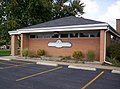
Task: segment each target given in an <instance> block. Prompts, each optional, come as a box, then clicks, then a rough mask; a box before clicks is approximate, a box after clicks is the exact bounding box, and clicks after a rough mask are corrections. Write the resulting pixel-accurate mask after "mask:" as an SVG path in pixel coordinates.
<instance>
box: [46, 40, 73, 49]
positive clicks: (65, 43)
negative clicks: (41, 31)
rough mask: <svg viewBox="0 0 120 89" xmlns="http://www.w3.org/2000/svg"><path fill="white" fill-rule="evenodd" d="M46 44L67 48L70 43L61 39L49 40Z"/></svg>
mask: <svg viewBox="0 0 120 89" xmlns="http://www.w3.org/2000/svg"><path fill="white" fill-rule="evenodd" d="M48 46H49V47H56V48H63V47H64V48H68V47H71V46H72V44H71V43H70V42H62V40H57V41H56V42H49V43H48Z"/></svg>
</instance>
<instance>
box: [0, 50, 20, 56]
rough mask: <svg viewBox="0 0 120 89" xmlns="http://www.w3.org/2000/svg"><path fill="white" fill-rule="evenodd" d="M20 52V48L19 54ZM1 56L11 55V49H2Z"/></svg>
mask: <svg viewBox="0 0 120 89" xmlns="http://www.w3.org/2000/svg"><path fill="white" fill-rule="evenodd" d="M19 54H20V50H18V55H19ZM0 56H10V49H0Z"/></svg>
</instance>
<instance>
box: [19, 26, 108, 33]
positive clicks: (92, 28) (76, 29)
mask: <svg viewBox="0 0 120 89" xmlns="http://www.w3.org/2000/svg"><path fill="white" fill-rule="evenodd" d="M101 29H107V27H91V28H90V27H89V28H72V29H49V30H42V29H39V30H23V31H18V33H19V34H21V33H37V32H54V31H79V30H101Z"/></svg>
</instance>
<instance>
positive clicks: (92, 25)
mask: <svg viewBox="0 0 120 89" xmlns="http://www.w3.org/2000/svg"><path fill="white" fill-rule="evenodd" d="M118 22H119V21H118ZM118 24H119V23H118ZM117 28H119V27H117ZM9 34H10V35H11V55H13V56H14V55H16V54H17V35H20V37H21V50H20V53H21V56H22V50H23V48H28V49H29V50H32V51H34V52H36V51H37V50H38V49H39V48H42V49H44V50H45V51H46V55H48V56H71V55H72V53H73V52H74V51H75V50H80V51H82V53H83V54H84V56H85V57H86V53H87V52H88V51H90V50H92V51H94V52H95V54H96V60H98V61H100V62H101V63H103V62H105V58H106V47H107V46H109V45H110V39H111V35H113V36H115V37H117V38H120V34H119V33H118V32H117V31H115V29H114V28H112V27H111V26H110V25H109V24H107V23H105V22H100V21H94V20H90V19H85V18H83V17H75V16H69V17H64V18H60V19H56V20H51V21H48V22H45V23H41V24H37V25H33V26H29V27H25V28H22V29H17V30H15V31H9Z"/></svg>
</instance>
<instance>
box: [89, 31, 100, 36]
mask: <svg viewBox="0 0 120 89" xmlns="http://www.w3.org/2000/svg"><path fill="white" fill-rule="evenodd" d="M90 37H100V32H91V33H90Z"/></svg>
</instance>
